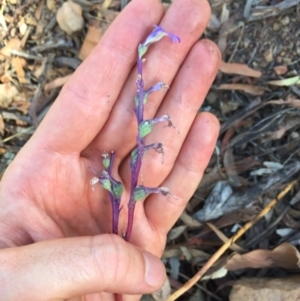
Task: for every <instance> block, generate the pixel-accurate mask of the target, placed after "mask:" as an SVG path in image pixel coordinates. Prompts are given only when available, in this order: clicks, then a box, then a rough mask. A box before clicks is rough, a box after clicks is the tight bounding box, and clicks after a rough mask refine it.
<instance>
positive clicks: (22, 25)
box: [19, 23, 27, 36]
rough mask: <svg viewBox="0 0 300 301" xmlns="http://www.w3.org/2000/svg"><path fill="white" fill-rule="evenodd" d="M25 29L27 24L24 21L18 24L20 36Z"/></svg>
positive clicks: (23, 33)
mask: <svg viewBox="0 0 300 301" xmlns="http://www.w3.org/2000/svg"><path fill="white" fill-rule="evenodd" d="M26 31H27V24H26V23H22V24H21V25H20V26H19V32H20V34H21V35H22V36H24V35H25V33H26Z"/></svg>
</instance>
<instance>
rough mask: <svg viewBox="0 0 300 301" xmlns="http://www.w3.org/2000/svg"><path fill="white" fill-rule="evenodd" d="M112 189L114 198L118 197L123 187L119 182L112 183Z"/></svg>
mask: <svg viewBox="0 0 300 301" xmlns="http://www.w3.org/2000/svg"><path fill="white" fill-rule="evenodd" d="M112 189H113V193H114V195H115V197H116V198H119V197H120V196H121V195H122V193H123V191H124V187H123V185H122V184H121V183H113V185H112Z"/></svg>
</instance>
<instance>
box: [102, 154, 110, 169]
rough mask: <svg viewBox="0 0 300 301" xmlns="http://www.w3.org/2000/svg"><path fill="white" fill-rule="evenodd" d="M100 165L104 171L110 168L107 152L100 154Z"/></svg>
mask: <svg viewBox="0 0 300 301" xmlns="http://www.w3.org/2000/svg"><path fill="white" fill-rule="evenodd" d="M102 164H103V166H104V168H105V169H108V168H109V166H110V155H109V154H108V153H107V152H103V153H102Z"/></svg>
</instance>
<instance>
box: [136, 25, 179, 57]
mask: <svg viewBox="0 0 300 301" xmlns="http://www.w3.org/2000/svg"><path fill="white" fill-rule="evenodd" d="M165 36H168V37H170V39H171V41H172V43H175V42H179V43H180V38H179V37H177V36H175V35H174V34H171V33H167V32H166V31H165V30H163V29H162V28H161V27H160V26H157V25H154V29H153V31H152V32H151V33H150V35H149V36H148V37H147V39H146V40H145V42H144V43H142V44H140V45H139V47H138V54H139V58H140V59H141V58H142V56H143V55H144V54H145V53H146V52H147V50H148V48H149V46H150V45H151V44H153V43H155V42H157V41H159V40H161V39H162V38H163V37H165Z"/></svg>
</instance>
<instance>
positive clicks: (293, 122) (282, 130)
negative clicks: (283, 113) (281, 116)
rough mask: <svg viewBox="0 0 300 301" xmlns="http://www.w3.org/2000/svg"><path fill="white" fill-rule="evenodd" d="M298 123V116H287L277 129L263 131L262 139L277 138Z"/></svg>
mask: <svg viewBox="0 0 300 301" xmlns="http://www.w3.org/2000/svg"><path fill="white" fill-rule="evenodd" d="M299 124H300V119H299V117H293V116H291V117H289V118H286V119H285V122H284V125H282V126H279V129H278V130H276V131H274V132H267V133H265V137H264V139H262V141H270V140H278V139H280V138H282V137H283V135H284V134H285V133H286V132H287V131H288V130H290V129H292V128H294V127H296V126H298V125H299Z"/></svg>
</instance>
